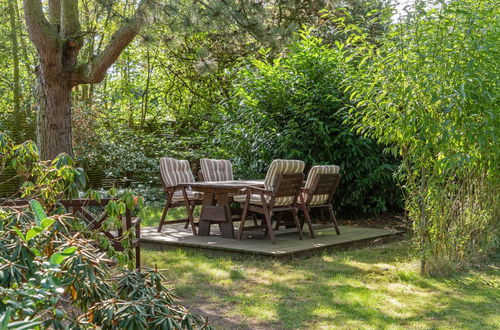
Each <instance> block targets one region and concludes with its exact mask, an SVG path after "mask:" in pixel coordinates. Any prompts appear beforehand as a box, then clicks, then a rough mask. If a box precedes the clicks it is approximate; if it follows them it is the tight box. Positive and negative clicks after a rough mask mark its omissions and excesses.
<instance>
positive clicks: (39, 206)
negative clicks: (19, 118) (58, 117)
mask: <svg viewBox="0 0 500 330" xmlns="http://www.w3.org/2000/svg"><path fill="white" fill-rule="evenodd" d="M0 156H1V161H2V164H1V166H0V168H1V169H4V168H8V167H13V168H15V169H17V170H19V173H20V174H21V175H22V176H23V178H24V180H25V184H24V185H23V190H22V197H27V196H34V197H37V198H38V199H39V200H40V201H41V202H42V203H40V202H38V201H37V200H35V199H32V200H31V202H30V208H29V210H26V209H9V208H0V237H2V239H1V240H0V328H2V329H5V328H34V327H39V328H54V329H66V328H76V329H84V328H96V327H99V328H103V329H114V328H133V329H136V328H143V329H148V328H149V329H156V328H167V329H171V328H188V329H189V328H193V327H197V328H209V326H208V325H207V324H206V322H205V321H204V320H203V319H201V318H200V317H198V316H196V315H193V314H191V313H190V312H189V311H188V310H187V309H185V308H184V307H182V306H180V305H179V304H177V303H176V302H175V300H174V296H173V294H172V292H170V291H169V290H168V289H167V288H166V287H165V286H164V285H163V283H162V280H163V277H162V276H161V274H160V273H159V272H158V270H146V271H143V272H139V271H137V270H123V269H121V267H123V266H126V265H130V260H131V259H130V257H129V255H128V253H129V252H130V249H127V248H126V247H127V246H130V240H127V239H125V240H123V242H122V246H123V247H125V251H124V252H120V253H117V252H116V251H114V249H113V248H112V246H111V244H110V242H109V241H108V240H107V239H105V238H104V237H103V235H100V234H99V233H98V232H95V231H91V230H89V229H88V227H87V226H86V225H85V224H84V223H82V222H81V221H79V220H78V219H77V218H74V217H73V216H70V215H67V214H65V213H66V211H65V210H64V209H63V208H62V207H58V206H57V204H56V200H57V199H59V198H65V197H68V195H71V194H73V193H74V191H73V189H77V190H78V188H80V187H81V186H80V185H81V183H82V180H83V178H84V174H83V173H82V172H81V171H80V170H77V169H74V168H73V167H72V166H71V165H69V164H72V162H73V161H72V160H71V158H69V157H68V156H65V155H61V156H59V157H58V158H57V159H56V160H54V161H53V162H43V161H40V159H39V157H38V154H37V152H36V147H34V145H33V143H30V142H28V143H24V144H22V145H14V144H13V143H12V142H11V141H10V140H9V139H8V138H7V137H6V136H5V135H3V134H0ZM62 160H65V161H66V163H65V164H62ZM94 197H97V196H94ZM135 203H136V200H135V199H134V198H133V196H132V195H131V193H130V192H125V193H124V194H123V195H122V196H121V197H120V198H118V199H117V200H115V201H113V202H111V203H109V204H108V205H107V207H106V212H107V213H108V215H109V217H108V220H106V223H105V224H104V225H105V226H107V228H108V229H110V230H112V229H113V228H116V226H117V225H121V216H122V215H123V213H124V212H125V209H126V207H128V208H132V207H133V206H134V205H135ZM43 205H44V206H46V207H45V208H44V206H43ZM46 210H51V212H50V213H49V214H47V213H46ZM124 236H125V237H130V239H133V236H130V235H129V234H128V233H124ZM97 246H100V247H101V249H99V248H98V247H97ZM103 249H104V250H105V253H103ZM116 265H118V267H113V268H111V266H116Z"/></svg>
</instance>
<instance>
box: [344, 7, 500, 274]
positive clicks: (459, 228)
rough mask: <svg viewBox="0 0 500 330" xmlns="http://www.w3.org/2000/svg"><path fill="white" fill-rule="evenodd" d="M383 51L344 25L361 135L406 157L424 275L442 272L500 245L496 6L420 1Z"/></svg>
mask: <svg viewBox="0 0 500 330" xmlns="http://www.w3.org/2000/svg"><path fill="white" fill-rule="evenodd" d="M417 4H418V6H416V7H415V8H413V10H410V11H409V14H408V15H407V17H405V19H404V20H403V21H402V22H401V23H400V24H396V25H394V26H393V28H392V30H391V32H390V33H389V34H388V36H387V39H386V40H384V41H383V42H382V44H381V45H380V47H379V45H377V46H375V45H373V44H372V43H370V42H367V40H366V32H365V31H363V30H362V29H360V28H356V29H352V28H351V27H349V26H346V32H347V33H348V34H350V38H349V39H348V41H347V43H350V44H351V45H357V46H358V47H352V48H350V49H351V50H352V51H353V53H351V54H349V57H347V56H346V59H347V60H348V62H349V59H350V60H351V61H350V64H351V69H352V70H350V71H349V72H350V74H349V76H350V79H349V80H348V83H347V88H349V92H350V93H352V94H351V96H352V99H353V100H355V101H356V102H357V107H356V108H355V109H353V110H352V115H353V117H355V119H356V125H357V126H358V127H359V130H360V131H363V132H365V133H367V134H369V135H370V136H372V137H374V138H376V139H377V140H378V141H380V142H381V143H386V144H390V145H391V146H394V147H395V148H397V150H398V151H399V154H400V155H401V157H402V159H403V167H404V173H403V174H404V179H405V185H404V188H405V191H406V209H407V210H408V212H409V215H410V217H411V219H412V220H413V221H414V231H415V244H416V247H417V250H418V253H419V255H420V257H421V260H422V272H424V273H431V274H436V273H439V274H440V273H447V272H450V271H454V270H457V269H459V268H460V267H462V266H464V265H467V264H469V263H470V262H476V261H478V260H481V258H483V257H484V256H486V255H488V254H489V253H491V252H492V251H493V250H494V249H495V248H498V246H499V244H498V243H499V241H498V237H499V228H500V223H499V219H500V216H499V207H498V206H499V204H498V200H499V195H498V192H499V190H498V187H499V178H500V175H499V174H500V173H499V169H500V168H499V166H498V164H500V159H499V152H498V151H499V150H500V149H499V146H498V136H499V133H500V132H499V128H500V121H499V118H500V117H499V111H498V109H499V104H498V84H499V77H500V72H499V68H500V61H499V59H500V56H499V55H500V54H499V52H498V49H499V48H500V44H499V38H498V31H499V20H498V18H499V8H498V3H497V2H495V1H490V0H477V1H476V0H475V1H471V0H466V1H463V0H462V1H446V2H445V1H436V2H427V6H428V7H427V8H425V7H422V3H420V2H419V3H417Z"/></svg>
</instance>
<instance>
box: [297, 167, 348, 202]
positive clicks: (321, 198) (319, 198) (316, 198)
mask: <svg viewBox="0 0 500 330" xmlns="http://www.w3.org/2000/svg"><path fill="white" fill-rule="evenodd" d="M339 170H340V168H339V167H338V166H337V165H316V166H313V167H312V168H311V169H310V170H309V174H308V175H307V180H306V184H305V186H304V188H306V189H310V188H311V187H312V185H313V183H314V180H316V177H317V176H318V174H335V173H339ZM307 197H308V196H307V194H305V195H304V200H306V201H307ZM328 197H329V195H328V194H326V195H313V197H312V199H311V201H310V202H309V205H320V204H324V203H326V202H327V201H328Z"/></svg>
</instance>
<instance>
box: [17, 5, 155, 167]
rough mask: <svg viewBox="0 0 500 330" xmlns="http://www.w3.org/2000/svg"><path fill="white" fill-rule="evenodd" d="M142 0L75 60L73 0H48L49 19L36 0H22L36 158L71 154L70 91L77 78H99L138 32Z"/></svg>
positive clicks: (77, 38)
mask: <svg viewBox="0 0 500 330" xmlns="http://www.w3.org/2000/svg"><path fill="white" fill-rule="evenodd" d="M146 3H147V0H141V2H140V3H139V5H138V8H137V10H136V14H135V15H134V17H133V18H131V19H130V20H128V21H127V23H125V24H124V25H123V26H122V27H121V28H120V29H118V31H116V32H115V34H114V35H113V36H112V38H111V40H110V42H109V44H108V45H107V46H106V47H105V48H104V50H103V51H102V52H101V53H100V54H98V55H97V56H96V57H95V58H94V59H93V60H92V62H90V63H78V54H79V51H80V49H81V47H82V45H83V36H82V33H81V30H80V22H79V15H78V0H48V9H49V10H48V12H49V19H47V18H46V17H45V14H44V12H43V8H42V2H41V0H24V13H25V20H26V28H27V30H28V33H29V36H30V39H31V41H32V42H33V44H34V45H35V48H36V50H37V53H38V59H39V65H38V66H37V75H38V94H39V95H38V101H39V102H38V116H37V135H38V146H39V149H40V155H41V157H42V159H54V158H55V157H56V156H57V155H58V154H59V153H62V152H65V153H67V154H70V155H71V154H72V145H71V92H72V88H73V87H75V86H77V85H79V84H94V83H98V82H101V81H102V80H103V79H104V77H105V76H106V72H107V70H108V68H109V67H110V66H111V65H112V64H113V63H114V62H115V61H116V59H117V58H118V56H120V54H121V52H122V51H123V49H124V48H125V47H126V46H127V45H128V44H129V43H130V42H132V40H133V39H134V38H135V36H136V35H137V34H138V33H139V30H140V28H141V26H142V25H143V24H144V18H145V16H146V14H145V10H146Z"/></svg>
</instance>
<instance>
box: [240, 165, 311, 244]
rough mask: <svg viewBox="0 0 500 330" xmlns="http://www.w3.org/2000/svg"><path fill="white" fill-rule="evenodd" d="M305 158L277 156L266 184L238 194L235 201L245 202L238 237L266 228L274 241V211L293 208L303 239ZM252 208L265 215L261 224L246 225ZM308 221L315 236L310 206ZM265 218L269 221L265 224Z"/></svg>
mask: <svg viewBox="0 0 500 330" xmlns="http://www.w3.org/2000/svg"><path fill="white" fill-rule="evenodd" d="M303 170H304V162H302V161H300V160H282V159H276V160H274V161H273V162H272V163H271V166H270V167H269V170H268V172H267V175H266V179H265V181H264V188H258V187H248V188H246V194H245V195H236V196H234V201H236V202H239V203H241V204H242V205H243V214H242V216H241V222H240V228H239V231H238V239H241V237H242V234H243V231H244V230H248V229H259V228H265V229H266V233H269V236H270V238H271V240H272V242H273V243H276V238H275V235H274V231H273V228H272V219H273V215H274V214H276V213H278V212H290V213H291V214H292V217H293V221H294V222H295V226H296V227H297V231H298V234H299V238H300V239H302V228H301V225H300V223H299V219H298V216H297V213H298V207H299V206H298V203H297V198H298V197H299V195H300V191H301V187H302V183H303V181H304V174H303V173H302V171H303ZM248 212H253V213H257V214H262V215H264V220H263V223H262V224H261V225H257V224H254V225H253V226H249V227H245V220H246V217H247V215H248ZM304 214H306V221H307V222H308V225H309V232H310V234H311V237H313V238H314V237H315V236H314V232H313V229H312V225H311V221H310V218H309V214H308V211H307V209H305V208H304ZM264 221H265V224H264Z"/></svg>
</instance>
